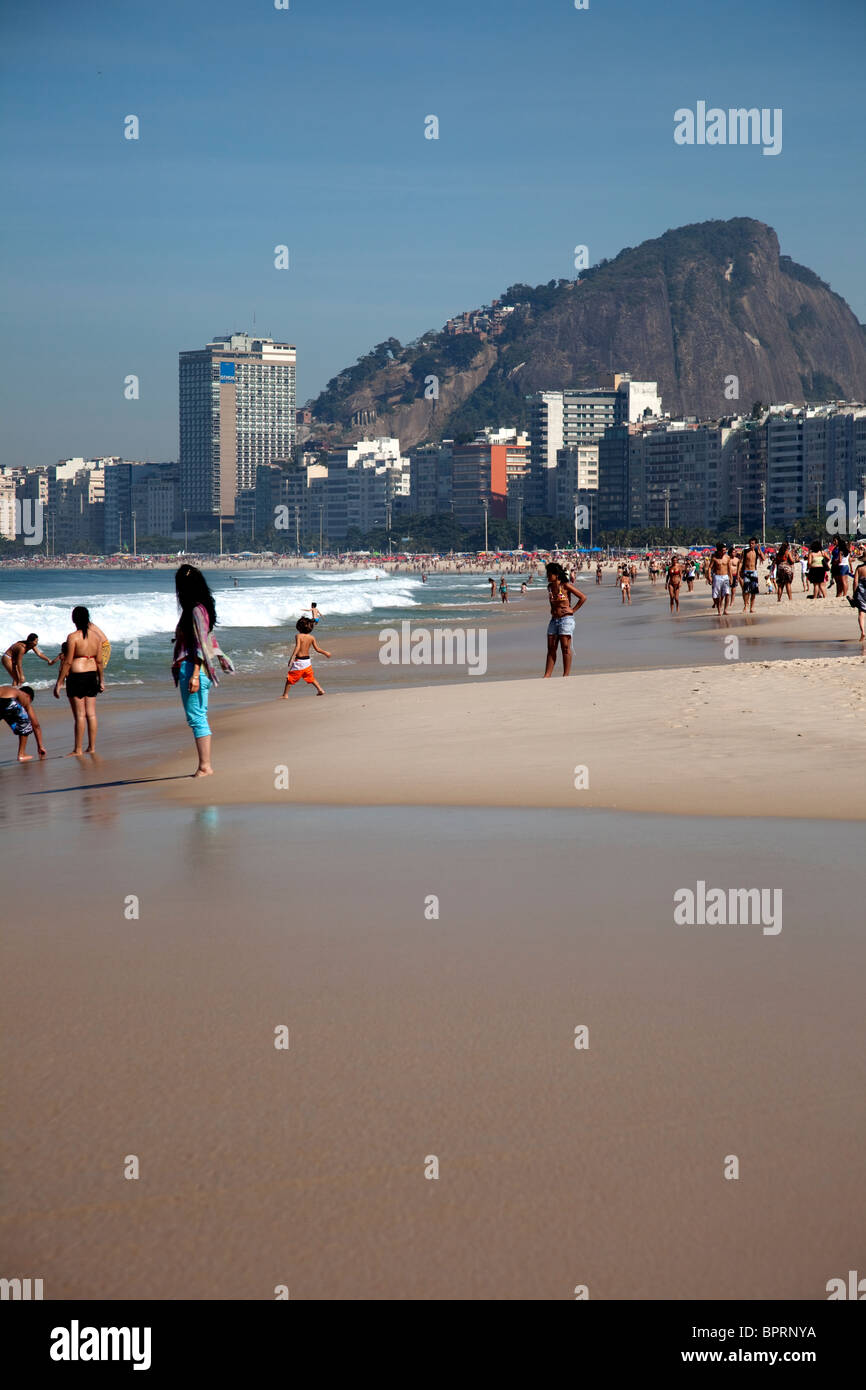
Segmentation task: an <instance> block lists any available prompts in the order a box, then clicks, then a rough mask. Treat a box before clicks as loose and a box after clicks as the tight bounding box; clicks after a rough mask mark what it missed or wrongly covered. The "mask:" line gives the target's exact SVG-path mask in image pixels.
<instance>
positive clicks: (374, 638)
mask: <svg viewBox="0 0 866 1390" xmlns="http://www.w3.org/2000/svg"><path fill="white" fill-rule="evenodd" d="M206 573H207V578H208V582H209V583H210V585H211V588H212V590H213V592H214V597H215V599H216V607H217V622H218V633H219V639H220V644H221V646H222V647H223V650H224V651H225V652H226V653H227V654H228V655H229V656H230V657H231V658H232V661H233V662H234V664H235V668H236V670H237V673H238V677H239V679H237V680H231V681H228V682H224V683H223V685H222V686H221V690H220V703H221V704H222V703H231V704H235V703H241V704H244V703H247V702H248V701H254V700H256V699H261V698H262V688H261V683H260V682H259V681H257V680H252V679H251V678H252V677H269V678H271V679H272V680H274V681H276V682H279V681H280V679H281V676H282V674H283V672H284V670H285V663H286V658H287V657H288V654H289V652H290V651H291V648H292V644H293V642H294V637H295V623H296V622H297V620H298V618H299V617H300V616H301V614H302V613H303V611H304V609H309V607H310V604H311V602H312V601H313V600H315V601H316V603H317V604H318V607H319V609H320V610H321V613H322V615H323V621H322V624H321V626H320V627H319V629H318V633H317V635H318V637H319V640H320V642H321V644H322V645H323V646H325V647H327V648H328V649H329V650H332V652H333V657H332V659H331V660H330V661H328V662H324V661H322V662H320V663H318V664H319V665H320V666H321V671H320V674H321V675H323V676H324V675H325V674H327V680H326V682H325V683H326V686H327V688H328V689H329V690H330V689H334V688H336V689H346V688H348V687H350V686H355V687H357V686H358V685H362V686H364V687H365V688H369V687H380V686H388V685H391V684H393V683H395V682H397V683H400V684H403V683H410V684H417V683H419V682H421V683H426V682H427V681H428V680H434V681H435V680H445V681H453V680H460V679H464V678H466V677H465V672H460V671H457V670H456V669H455V668H454V667H418V666H412V665H408V666H405V665H401V666H382V665H381V664H380V662H379V661H378V659H377V658H378V655H379V650H380V643H379V640H378V634H379V630H380V629H381V628H383V627H390V626H398V627H399V625H400V623H401V622H403V621H404V620H407V619H408V620H410V621H411V623H412V626H413V629H414V628H416V627H417V626H427V627H436V626H440V625H441V626H446V627H453V626H455V625H457V624H460V623H464V624H468V625H471V626H473V627H475V628H477V629H483V630H484V632H485V637H486V639H487V668H486V674H485V676H484V677H482V678H486V679H490V680H503V679H513V678H520V677H526V676H533V675H540V674H541V670H542V669H543V664H544V656H545V650H546V636H545V633H546V626H547V619H548V616H549V615H548V607H547V603H546V594H545V592H544V580H543V578H540V577H538V578H535V579H534V580H533V584H532V586H531V588H530V590H529V592H528V593H527V594H526V595H525V596H524V595H521V593H520V582H521V579H522V578H523V577H524V575H523V574H522V573H518V574H514V575H509V576H508V579H509V591H510V597H511V602H510V603H509V605H508V607H507V608H503V607H502V605H501V604H500V602H499V598H498V595H497V596H496V597H495V599H494V601H493V602H491V601H490V588H489V584H488V583H487V581H486V579H485V577H484V575H483V574H431V575H430V576H429V577H428V580H427V583H426V584H425V583H422V581H421V576H420V575H419V574H388V573H387V572H386V571H385V570H383V569H378V568H376V567H375V566H370V567H369V568H367V569H363V570H357V571H351V572H346V573H333V572H328V571H326V572H321V571H319V570H316V569H315V568H310V569H302V570H243V571H240V572H239V573H238V574H237V576H234V575H232V574H231V573H230V572H226V571H222V570H220V571H206ZM235 578H237V583H235ZM578 578H579V583H580V584H581V585H582V587H583V589H584V592H585V593H586V595H587V597H588V599H589V600H590V601H589V602H588V603H587V604H586V606H585V607H584V608H583V609H582V610H581V613H580V615H579V618H578V622H577V628H576V631H575V667H574V673H575V674H576V675H577V674H580V672H581V671H584V672H590V671H622V672H624V673H625V672H629V671H640V670H642V669H651V668H658V667H666V668H670V669H672V670H673V669H676V668H685V667H688V666H699V665H707V664H716V663H718V662H720V661H723V660H724V659H725V655H724V652H725V648H724V642H725V639H726V637H727V636H728V635H729V634H730V633H732V632H733V633H736V635H737V637H738V641H739V643H740V648H739V654H740V660H741V661H745V662H748V661H768V660H770V661H774V660H784V659H786V658H792V657H825V658H826V657H834V656H845V655H850V654H851V652H852V649H853V650H855V651H856V649H857V648H856V635H857V630H856V624H855V623H853V622H852V623H851V624H850V630H848V629H847V628H846V629H845V631H844V632H842V633H841V634H840V632H839V630H838V629H836V630H828V629H827V628H826V627H825V626H824V625H823V624H815V625H813V626H811V627H810V630H809V631H808V632H805V633H804V632H803V631H801V630H799V629H798V626H797V624H796V623H795V624H793V625H792V624H791V623H790V621H787V614H786V613H785V610H784V609H782V610H781V612H777V609H776V603H775V599H774V598H772V597H771V596H765V595H762V596H761V597H760V599H759V603H758V606H757V608H756V611H755V614H754V615H753V616H751V617H750V616H744V615H743V614H742V613H741V612H739V611H738V610H737V609H736V608H735V609H734V610H733V611H732V613H731V615H730V617H729V618H728V619H726V620H725V622H724V624H720V623H719V621H718V619H717V618H715V617H714V615H713V613H712V610H711V606H710V596H709V591H708V589H707V588H706V586H705V585H696V586H695V592H694V593H693V594H683V595H682V596H681V603H682V610H683V611H682V613H681V615H679V616H678V617H677V618H676V619H672V618H671V616H670V614H669V612H668V602H667V598H666V595H665V592H664V589H663V586H662V585H661V584H658V585H651V584H649V582H648V581H647V579H646V577H645V576H641V578H640V579H639V580H638V583H637V585H636V587H635V589H634V591H633V603H632V605H631V606H630V607H629V606H625V607H624V606H623V605H622V603H621V602H620V597H619V594H618V592H617V590H616V588H615V585H614V579H613V575H612V573H611V572H610V571H608V572H607V573H606V575H605V582H604V584H603V585H602V586H601V587H600V588H597V587H596V585H595V582H594V576H593V575H591V574H589V573H583V574H581V575H580V576H579V577H578ZM78 603H83V604H85V605H86V606H87V607H88V608H89V609H90V612H91V614H92V616H93V619H94V621H95V622H96V623H98V624H99V626H100V627H101V628H102V629H103V631H104V632H105V633H106V634H107V635H108V637H109V639H110V641H111V644H112V655H111V663H110V666H109V668H108V671H107V673H106V686H107V688H108V689H109V691H110V694H111V696H112V703H113V702H114V701H115V700H119V701H121V702H122V701H123V700H124V699H136V700H140V699H141V698H148V699H149V698H151V697H154V698H160V697H172V698H174V689H173V683H172V679H171V671H170V666H171V653H172V643H173V634H174V629H175V625H176V622H177V605H176V602H175V596H174V573H173V571H171V570H157V571H152V570H151V571H135V572H127V573H122V574H121V573H103V572H101V571H86V570H85V571H81V570H75V571H70V570H38V571H33V570H6V569H0V651H3V650H5V649H6V647H8V645H9V644H10V642H12V641H14V640H16V639H18V638H21V637H24V636H26V634H27V633H28V632H31V631H32V632H37V633H38V634H39V640H40V646H41V647H42V650H43V651H45V652H46V653H47V654H48V655H50V656H56V655H57V653H58V651H59V648H60V644H61V642H62V641H63V640H64V638H65V637H66V635H67V633H68V632H69V630H70V627H71V625H72V623H71V610H72V608H73V606H74V605H75V604H78ZM827 611H828V612H829V611H830V608H829V606H828V610H827ZM846 611H847V610H846ZM527 618H529V619H531V622H532V635H529V634H528V632H527V628H526V623H525V619H527ZM521 619H523V620H524V621H521ZM779 619H782V620H783V621H779ZM56 675H57V668H56V667H55V668H53V669H51V668H49V667H47V666H45V665H43V664H42V663H41V662H39V661H38V660H37V659H36V658H35V657H32V656H30V657H27V658H26V660H25V678H26V679H27V681H28V682H29V684H30V685H32V686H33V688H34V689H35V690H48V689H50V688H51V686H53V684H54V681H55V678H56ZM473 684H474V680H473Z"/></svg>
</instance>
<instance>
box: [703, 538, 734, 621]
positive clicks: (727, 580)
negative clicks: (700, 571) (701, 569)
mask: <svg viewBox="0 0 866 1390" xmlns="http://www.w3.org/2000/svg"><path fill="white" fill-rule="evenodd" d="M708 577H709V579H710V582H711V583H712V586H713V607H714V608H715V610H716V612H717V613H718V615H719V617H720V618H721V617H722V616H723V615H724V614H725V613H727V611H728V609H729V607H730V605H731V557H730V555H727V554H726V553H725V543H724V541H719V543H718V545H717V546H716V553H715V555H714V556H713V558H712V559H711V560H710V564H709V569H708ZM723 601H724V607H723V606H722V603H723Z"/></svg>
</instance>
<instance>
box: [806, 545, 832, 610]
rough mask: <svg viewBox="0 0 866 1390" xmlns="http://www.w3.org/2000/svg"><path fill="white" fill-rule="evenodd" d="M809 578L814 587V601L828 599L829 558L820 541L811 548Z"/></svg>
mask: <svg viewBox="0 0 866 1390" xmlns="http://www.w3.org/2000/svg"><path fill="white" fill-rule="evenodd" d="M807 578H808V580H809V583H810V584H811V585H812V594H811V597H812V598H813V599H816V598H826V597H827V556H826V554H825V552H824V551H823V550H822V548H821V542H820V541H819V540H816V541H813V542H812V544H811V546H810V547H809V568H808V571H807Z"/></svg>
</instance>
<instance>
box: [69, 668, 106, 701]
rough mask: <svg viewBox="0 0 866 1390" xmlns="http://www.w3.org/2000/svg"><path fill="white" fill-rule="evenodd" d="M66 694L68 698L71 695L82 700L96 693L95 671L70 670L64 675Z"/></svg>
mask: <svg viewBox="0 0 866 1390" xmlns="http://www.w3.org/2000/svg"><path fill="white" fill-rule="evenodd" d="M66 694H67V695H68V696H69V698H70V700H71V699H72V698H73V696H74V697H76V698H77V699H79V700H83V699H85V698H86V696H88V695H98V694H99V676H98V675H97V674H96V672H95V671H70V673H69V675H68V676H67V677H66Z"/></svg>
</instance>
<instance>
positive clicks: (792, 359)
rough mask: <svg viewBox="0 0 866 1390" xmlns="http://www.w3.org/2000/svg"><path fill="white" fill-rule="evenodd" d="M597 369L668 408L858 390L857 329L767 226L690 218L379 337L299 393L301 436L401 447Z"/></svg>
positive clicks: (710, 408) (456, 431)
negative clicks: (396, 442) (440, 320)
mask: <svg viewBox="0 0 866 1390" xmlns="http://www.w3.org/2000/svg"><path fill="white" fill-rule="evenodd" d="M455 328H456V329H468V331H455ZM610 371H624V372H630V373H631V375H632V376H633V377H634V378H635V379H637V380H655V381H658V382H659V385H660V388H661V393H662V399H663V401H664V405H665V409H666V410H667V411H669V412H670V413H671V414H672V415H676V414H689V415H701V416H714V415H724V414H731V413H734V412H736V411H738V410H746V411H747V410H749V409H750V408H751V406H752V404H753V403H754V402H755V401H758V400H760V401H763V402H785V401H790V402H793V403H796V404H802V403H804V402H810V401H818V400H828V399H833V398H844V399H860V400H863V399H864V397H866V330H864V328H863V326H862V325H861V324H860V323H858V321H857V319H856V318H855V316H854V314H853V313H852V312H851V310H850V309H849V307H848V305H847V304H846V303H845V301H844V300H843V299H842V298H841V297H840V296H839V295H838V294H835V293H834V292H833V290H831V289H830V286H829V285H828V284H827V283H826V282H825V281H824V280H821V279H819V277H818V276H817V275H816V274H815V273H814V272H813V271H811V270H808V269H806V267H804V266H800V265H797V264H796V263H795V262H794V261H792V260H791V259H790V257H788V256H783V255H781V254H780V252H779V242H778V238H777V236H776V233H775V232H774V231H773V229H772V228H771V227H767V226H765V225H764V223H762V222H756V221H754V220H753V219H751V218H746V217H738V218H733V219H732V220H731V221H728V222H701V223H695V224H693V225H691V226H688V227H679V228H676V229H675V230H673V231H668V232H665V234H664V236H660V237H657V238H656V239H654V240H652V241H645V242H643V243H642V244H641V245H640V246H637V247H634V248H632V247H627V248H626V249H625V250H623V251H621V252H620V253H619V255H618V256H616V257H615V258H614V259H613V260H610V261H602V262H600V263H599V264H598V265H596V266H593V267H591V268H590V269H588V270H585V271H583V272H581V274H580V275H579V277H578V279H576V280H558V281H550V283H549V284H547V285H538V286H535V287H532V286H529V285H521V284H518V285H512V286H511V288H510V289H509V290H507V291H506V293H505V294H504V295H503V296H502V299H501V300H500V301H499V302H498V304H495V305H494V306H493V307H492V308H488V309H487V310H486V311H475V312H474V313H470V314H466V315H463V316H461V320H459V321H455V320H452V321H450V330H449V331H445V330H442V331H430V332H428V333H425V334H423V335H422V336H421V337H420V338H418V339H416V340H415V341H414V342H412V343H409V344H406V345H403V344H401V343H399V342H398V341H397V339H396V338H389V339H387V340H386V341H385V342H383V343H379V344H378V345H377V346H376V347H375V348H373V349H372V350H371V352H369V353H367V354H366V355H365V356H364V357H362V358H360V359H359V361H358V362H357V363H356V364H355V366H354V367H350V368H348V369H347V370H346V371H344V372H341V373H340V375H339V376H337V377H335V378H334V379H333V380H332V381H331V382H329V383H328V386H327V387H326V388H325V390H324V391H323V392H322V393H321V395H320V396H318V397H317V399H316V400H315V401H313V402H311V408H312V411H313V418H314V433H315V434H316V435H323V436H325V437H326V438H328V439H329V441H330V442H331V443H332V444H335V443H337V442H342V443H349V442H354V441H355V440H356V439H359V438H361V437H362V436H363V435H369V434H386V435H396V436H398V437H399V438H400V440H401V442H402V444H403V446H404V447H405V448H411V447H412V446H413V445H415V444H417V443H419V442H421V441H423V440H428V439H429V440H434V439H438V438H441V437H442V436H443V435H444V436H455V435H456V436H458V437H460V436H462V435H463V434H466V433H468V432H472V431H474V430H476V429H478V428H480V427H481V426H482V425H485V424H491V425H505V424H517V425H522V424H523V423H525V419H526V415H525V401H524V398H525V396H526V395H527V393H529V392H532V391H538V390H541V389H551V390H559V389H562V388H563V387H569V386H572V387H587V386H594V385H597V384H598V379H599V376H600V374H601V373H604V372H610ZM734 377H735V378H736V379H737V381H736V389H737V390H738V392H739V394H738V396H734V395H733V394H732V393H733V391H734V389H735V386H734V383H733V382H732V381H731V378H734ZM726 392H727V394H726Z"/></svg>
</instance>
